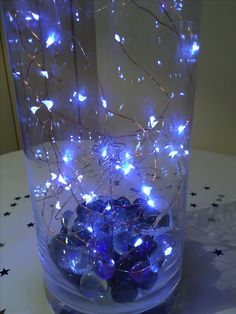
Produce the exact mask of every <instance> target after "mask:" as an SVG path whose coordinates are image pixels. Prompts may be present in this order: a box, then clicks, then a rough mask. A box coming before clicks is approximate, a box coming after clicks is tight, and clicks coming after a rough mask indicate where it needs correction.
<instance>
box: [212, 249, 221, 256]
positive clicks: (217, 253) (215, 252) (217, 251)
mask: <svg viewBox="0 0 236 314" xmlns="http://www.w3.org/2000/svg"><path fill="white" fill-rule="evenodd" d="M213 253H214V254H216V255H217V256H219V255H224V253H222V250H217V249H215V251H214V252H213Z"/></svg>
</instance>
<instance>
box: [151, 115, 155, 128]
mask: <svg viewBox="0 0 236 314" xmlns="http://www.w3.org/2000/svg"><path fill="white" fill-rule="evenodd" d="M150 125H151V127H152V128H154V127H155V126H156V125H157V120H156V118H155V117H154V116H151V117H150Z"/></svg>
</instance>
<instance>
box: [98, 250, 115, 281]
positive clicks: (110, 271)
mask: <svg viewBox="0 0 236 314" xmlns="http://www.w3.org/2000/svg"><path fill="white" fill-rule="evenodd" d="M94 271H95V273H96V274H97V275H98V276H99V277H100V278H102V279H110V278H112V277H113V276H114V274H115V272H116V265H115V261H114V259H113V258H111V257H108V256H106V257H100V258H98V259H97V260H96V262H95V267H94Z"/></svg>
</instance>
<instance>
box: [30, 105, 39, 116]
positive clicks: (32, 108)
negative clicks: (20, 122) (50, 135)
mask: <svg viewBox="0 0 236 314" xmlns="http://www.w3.org/2000/svg"><path fill="white" fill-rule="evenodd" d="M38 109H39V107H36V106H33V107H31V108H30V110H31V112H32V113H33V114H35V113H36V111H37V110H38Z"/></svg>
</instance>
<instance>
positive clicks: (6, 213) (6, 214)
mask: <svg viewBox="0 0 236 314" xmlns="http://www.w3.org/2000/svg"><path fill="white" fill-rule="evenodd" d="M10 215H11V212H5V213H4V214H3V216H10Z"/></svg>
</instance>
